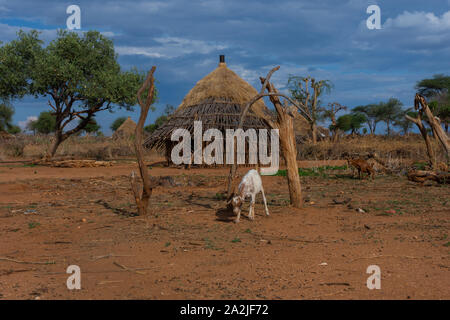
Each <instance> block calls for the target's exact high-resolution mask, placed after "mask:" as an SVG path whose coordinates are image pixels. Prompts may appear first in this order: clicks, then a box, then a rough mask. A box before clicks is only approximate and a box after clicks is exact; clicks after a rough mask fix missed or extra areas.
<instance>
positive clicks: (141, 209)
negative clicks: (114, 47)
mask: <svg viewBox="0 0 450 320" xmlns="http://www.w3.org/2000/svg"><path fill="white" fill-rule="evenodd" d="M155 70H156V67H155V66H153V67H152V69H151V70H150V71H149V73H148V75H147V78H146V79H145V82H144V83H143V84H142V87H141V88H140V89H139V90H138V92H137V98H138V102H139V106H140V107H141V114H140V116H139V121H138V123H137V126H136V130H135V139H134V148H135V151H136V158H137V161H138V165H139V173H140V175H141V178H142V192H139V188H138V185H137V182H136V175H135V173H134V171H133V172H132V173H131V189H132V191H133V194H134V198H135V200H136V205H137V209H138V214H139V215H140V216H146V215H147V208H148V203H149V202H150V197H151V195H152V185H151V181H150V177H149V175H148V170H147V167H146V166H145V163H144V150H143V147H142V143H143V141H142V133H143V130H144V124H145V120H146V119H147V114H148V111H149V109H150V106H151V105H152V103H153V97H154V93H155V84H154V78H153V73H154V72H155ZM145 90H148V91H147V97H146V99H145V101H142V94H143V93H144V91H145Z"/></svg>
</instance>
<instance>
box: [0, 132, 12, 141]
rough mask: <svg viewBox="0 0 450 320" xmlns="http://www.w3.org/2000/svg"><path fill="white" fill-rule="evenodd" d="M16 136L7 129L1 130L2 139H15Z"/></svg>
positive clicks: (0, 138) (0, 137)
mask: <svg viewBox="0 0 450 320" xmlns="http://www.w3.org/2000/svg"><path fill="white" fill-rule="evenodd" d="M14 138H15V136H14V135H12V134H11V133H8V132H6V131H1V130H0V140H11V139H14Z"/></svg>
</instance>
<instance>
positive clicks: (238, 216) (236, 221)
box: [234, 210, 241, 223]
mask: <svg viewBox="0 0 450 320" xmlns="http://www.w3.org/2000/svg"><path fill="white" fill-rule="evenodd" d="M240 219H241V210H239V212H238V214H237V217H236V219H234V222H235V223H238V222H239V220H240Z"/></svg>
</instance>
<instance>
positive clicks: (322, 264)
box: [319, 262, 328, 266]
mask: <svg viewBox="0 0 450 320" xmlns="http://www.w3.org/2000/svg"><path fill="white" fill-rule="evenodd" d="M327 265H328V263H326V262H322V263H321V264H319V266H327Z"/></svg>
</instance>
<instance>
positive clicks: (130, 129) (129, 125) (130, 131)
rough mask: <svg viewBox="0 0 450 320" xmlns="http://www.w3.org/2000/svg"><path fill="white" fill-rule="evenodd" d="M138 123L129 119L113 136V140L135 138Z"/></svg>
mask: <svg viewBox="0 0 450 320" xmlns="http://www.w3.org/2000/svg"><path fill="white" fill-rule="evenodd" d="M136 126H137V125H136V122H134V121H133V120H131V118H130V117H128V118H127V119H126V120H125V121H124V122H123V123H122V124H121V125H120V127H119V128H117V130H116V131H115V132H114V134H113V136H112V137H113V139H128V138H131V137H133V136H134V133H135V130H136Z"/></svg>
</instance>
